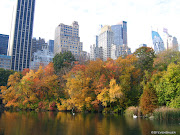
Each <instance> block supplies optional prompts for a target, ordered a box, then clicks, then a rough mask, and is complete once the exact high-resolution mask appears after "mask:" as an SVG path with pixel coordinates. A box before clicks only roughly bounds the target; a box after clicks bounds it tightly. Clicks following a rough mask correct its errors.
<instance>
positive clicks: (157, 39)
mask: <svg viewBox="0 0 180 135" xmlns="http://www.w3.org/2000/svg"><path fill="white" fill-rule="evenodd" d="M152 41H153V45H154V51H155V52H156V53H159V52H161V51H164V50H165V48H164V42H163V40H162V38H161V36H160V35H159V33H158V32H156V31H152Z"/></svg>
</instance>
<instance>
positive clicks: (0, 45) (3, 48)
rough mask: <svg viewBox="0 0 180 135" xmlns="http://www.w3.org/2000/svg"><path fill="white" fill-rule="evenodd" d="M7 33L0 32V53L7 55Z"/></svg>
mask: <svg viewBox="0 0 180 135" xmlns="http://www.w3.org/2000/svg"><path fill="white" fill-rule="evenodd" d="M8 40H9V35H4V34H0V55H7V49H8Z"/></svg>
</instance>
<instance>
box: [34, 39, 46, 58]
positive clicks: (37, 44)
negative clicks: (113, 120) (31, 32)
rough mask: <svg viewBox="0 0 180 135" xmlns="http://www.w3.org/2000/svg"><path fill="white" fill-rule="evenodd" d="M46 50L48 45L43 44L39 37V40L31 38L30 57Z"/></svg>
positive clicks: (43, 41)
mask: <svg viewBox="0 0 180 135" xmlns="http://www.w3.org/2000/svg"><path fill="white" fill-rule="evenodd" d="M47 48H48V44H47V43H46V42H45V40H44V39H43V38H40V37H39V39H36V38H33V39H32V51H31V56H32V54H33V53H35V52H37V51H38V50H42V49H47ZM32 57H33V56H32Z"/></svg>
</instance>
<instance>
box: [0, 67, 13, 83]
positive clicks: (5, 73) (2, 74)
mask: <svg viewBox="0 0 180 135" xmlns="http://www.w3.org/2000/svg"><path fill="white" fill-rule="evenodd" d="M13 73H14V71H13V70H6V69H3V68H0V86H6V85H7V81H8V78H9V76H10V75H11V74H13Z"/></svg>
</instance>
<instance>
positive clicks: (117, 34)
mask: <svg viewBox="0 0 180 135" xmlns="http://www.w3.org/2000/svg"><path fill="white" fill-rule="evenodd" d="M111 29H112V31H113V33H114V44H115V45H123V29H122V25H121V24H117V25H112V26H111Z"/></svg>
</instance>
